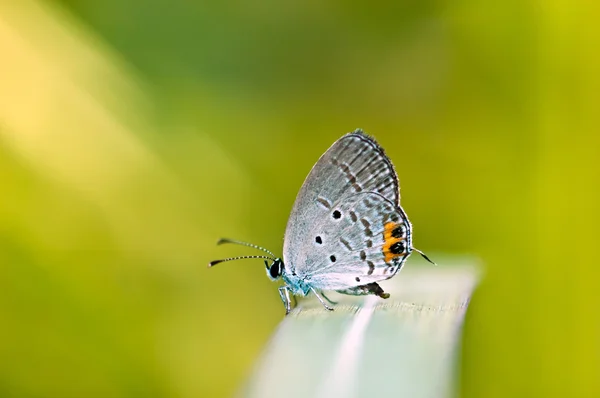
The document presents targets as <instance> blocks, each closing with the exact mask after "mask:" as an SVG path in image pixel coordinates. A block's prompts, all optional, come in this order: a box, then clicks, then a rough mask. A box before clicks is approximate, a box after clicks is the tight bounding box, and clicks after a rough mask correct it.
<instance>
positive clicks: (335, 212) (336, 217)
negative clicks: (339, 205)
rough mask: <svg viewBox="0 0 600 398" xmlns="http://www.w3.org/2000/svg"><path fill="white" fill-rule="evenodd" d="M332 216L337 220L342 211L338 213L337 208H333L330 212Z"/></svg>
mask: <svg viewBox="0 0 600 398" xmlns="http://www.w3.org/2000/svg"><path fill="white" fill-rule="evenodd" d="M332 216H333V218H335V219H336V220H339V219H340V218H341V217H342V213H340V211H339V210H334V212H333V213H332Z"/></svg>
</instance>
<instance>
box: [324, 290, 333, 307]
mask: <svg viewBox="0 0 600 398" xmlns="http://www.w3.org/2000/svg"><path fill="white" fill-rule="evenodd" d="M321 296H323V298H324V299H325V300H327V302H328V303H329V304H331V305H336V304H337V301H333V300H331V299H330V298H329V297H327V296H326V295H325V293H324V292H323V291H321Z"/></svg>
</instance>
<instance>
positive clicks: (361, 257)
mask: <svg viewBox="0 0 600 398" xmlns="http://www.w3.org/2000/svg"><path fill="white" fill-rule="evenodd" d="M360 259H361V260H363V261H365V260H366V259H367V253H365V251H364V250H361V251H360Z"/></svg>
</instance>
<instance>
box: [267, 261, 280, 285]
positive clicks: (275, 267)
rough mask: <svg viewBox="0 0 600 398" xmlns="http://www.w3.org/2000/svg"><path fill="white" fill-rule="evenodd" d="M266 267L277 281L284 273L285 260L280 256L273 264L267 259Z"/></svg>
mask: <svg viewBox="0 0 600 398" xmlns="http://www.w3.org/2000/svg"><path fill="white" fill-rule="evenodd" d="M265 267H266V268H267V276H268V277H269V279H271V280H272V281H276V280H277V279H279V278H281V275H283V260H282V259H280V258H276V259H274V260H273V262H272V263H271V264H269V262H268V261H267V260H265Z"/></svg>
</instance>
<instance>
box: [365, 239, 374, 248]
mask: <svg viewBox="0 0 600 398" xmlns="http://www.w3.org/2000/svg"><path fill="white" fill-rule="evenodd" d="M366 244H367V247H373V241H372V240H371V239H368V240H367V242H366Z"/></svg>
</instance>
